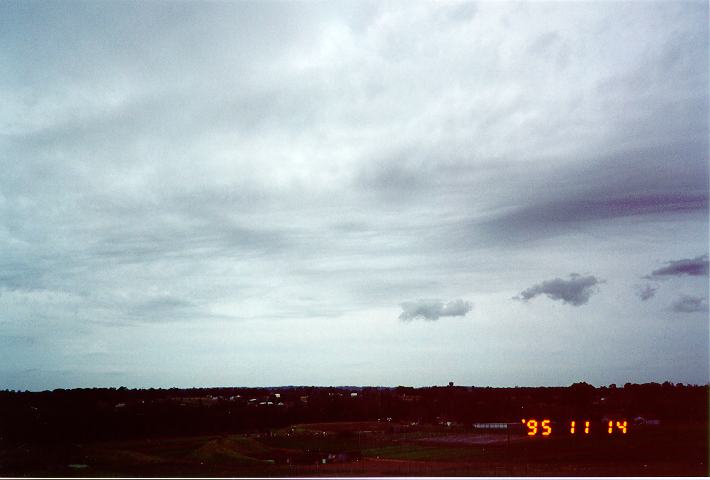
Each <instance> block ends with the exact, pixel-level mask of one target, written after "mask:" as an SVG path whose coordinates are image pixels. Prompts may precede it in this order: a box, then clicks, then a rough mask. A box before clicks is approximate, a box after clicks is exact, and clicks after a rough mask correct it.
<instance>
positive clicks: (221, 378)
mask: <svg viewBox="0 0 710 480" xmlns="http://www.w3.org/2000/svg"><path fill="white" fill-rule="evenodd" d="M708 24H709V23H708V5H707V2H701V1H653V2H628V3H627V2H620V1H594V2H581V1H580V2H552V3H545V2H537V1H535V2H534V1H529V2H518V3H513V2H503V1H501V2H481V3H473V2H450V1H441V2H420V3H417V2H409V1H408V2H373V3H370V2H366V1H358V2H348V1H338V2H315V1H301V2H296V1H292V2H291V1H289V2H286V1H284V2H270V1H263V2H246V1H243V2H237V1H234V2H229V1H228V2H214V3H213V2H207V1H199V2H193V1H184V2H162V1H150V2H128V1H122V2H116V1H105V2H94V1H92V2H79V1H71V2H70V1H67V0H62V1H56V2H34V1H21V2H20V1H13V0H10V1H3V2H0V105H2V107H1V108H0V389H19V390H25V389H28V390H44V389H54V388H72V387H118V386H127V387H173V386H177V387H193V386H278V385H382V386H396V385H412V386H428V385H446V384H448V382H449V381H453V382H454V383H455V384H457V385H476V386H515V385H520V386H537V385H550V386H557V385H560V386H564V385H570V384H571V383H574V382H578V381H586V382H589V383H592V384H594V385H608V384H611V383H617V384H624V383H626V382H634V383H641V382H652V381H657V382H662V381H666V380H668V381H672V382H683V383H694V384H704V383H707V382H708V380H709V378H708V375H709V372H708V370H709V358H708V350H709V348H708V347H709V338H710V332H709V322H708V101H709V95H708V92H709V87H708V71H709V68H708V67H709V65H708Z"/></svg>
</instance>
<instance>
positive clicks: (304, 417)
mask: <svg viewBox="0 0 710 480" xmlns="http://www.w3.org/2000/svg"><path fill="white" fill-rule="evenodd" d="M707 413H708V387H707V386H686V385H681V384H678V385H673V384H671V383H664V384H662V385H661V384H655V383H654V384H642V385H636V384H626V385H624V386H623V387H616V386H615V385H611V386H609V387H593V386H591V385H588V384H585V383H578V384H574V385H571V386H570V387H539V388H527V387H516V388H488V387H454V386H449V387H424V388H416V389H415V388H411V387H397V388H389V387H278V388H276V387H275V388H258V389H249V388H231V387H229V388H227V387H225V388H211V389H148V390H145V389H135V390H131V389H125V388H119V389H75V390H54V391H46V392H12V391H4V392H0V476H34V477H36V476H50V477H53V476H91V477H108V476H143V477H146V476H148V477H149V476H161V477H165V476H199V477H212V476H220V477H225V476H242V477H243V476H253V477H261V476H361V475H363V476H386V475H398V476H427V475H428V476H456V475H466V476H478V475H485V476H494V475H501V476H525V475H534V476H540V475H543V476H558V475H559V476H706V475H708V419H707ZM523 418H527V419H528V420H529V421H532V419H537V421H538V422H540V425H539V426H540V428H539V429H538V432H537V435H536V436H534V437H531V436H529V435H527V433H528V428H526V426H525V425H524V424H523V423H522V422H521V420H522V419H523ZM545 418H548V419H551V420H552V422H551V423H549V424H548V426H549V427H550V428H552V434H551V435H550V436H542V432H543V431H545V430H544V429H543V427H542V425H543V422H542V419H545ZM612 418H614V419H617V420H619V419H621V420H623V419H626V420H627V421H628V431H627V433H626V434H623V432H622V431H620V430H619V429H618V428H617V429H616V430H613V432H612V434H609V433H608V431H607V426H608V421H609V420H610V419H612ZM573 419H576V420H575V421H576V422H577V429H576V433H575V434H572V433H571V432H570V421H571V420H573ZM528 420H526V422H527V421H528ZM587 420H588V421H590V431H589V434H584V432H583V430H584V429H583V424H584V422H585V421H587ZM497 422H507V423H503V424H500V423H497ZM494 427H495V428H494ZM499 427H505V428H504V429H503V428H499Z"/></svg>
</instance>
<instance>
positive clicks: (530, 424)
mask: <svg viewBox="0 0 710 480" xmlns="http://www.w3.org/2000/svg"><path fill="white" fill-rule="evenodd" d="M521 422H522V423H523V425H525V427H526V428H527V434H528V436H530V437H536V436H542V437H547V436H550V435H553V432H554V434H555V435H560V434H565V433H566V434H567V435H590V434H592V433H594V434H596V433H599V432H605V433H606V434H607V435H625V434H626V433H627V432H628V430H629V422H628V421H627V420H623V419H621V420H616V419H612V420H603V421H601V422H592V421H591V420H585V419H582V420H568V421H564V422H553V421H552V420H550V419H549V418H545V419H542V420H538V419H536V418H529V419H526V418H523V419H522V420H521Z"/></svg>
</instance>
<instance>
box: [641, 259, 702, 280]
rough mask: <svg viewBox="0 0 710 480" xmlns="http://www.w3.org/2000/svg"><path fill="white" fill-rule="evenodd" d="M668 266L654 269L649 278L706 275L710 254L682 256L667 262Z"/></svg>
mask: <svg viewBox="0 0 710 480" xmlns="http://www.w3.org/2000/svg"><path fill="white" fill-rule="evenodd" d="M666 263H667V264H668V266H667V267H663V268H659V269H658V270H654V271H653V272H651V275H649V278H663V277H682V276H685V275H688V276H691V277H704V276H707V274H708V256H707V255H701V256H699V257H695V258H682V259H680V260H671V261H668V262H666Z"/></svg>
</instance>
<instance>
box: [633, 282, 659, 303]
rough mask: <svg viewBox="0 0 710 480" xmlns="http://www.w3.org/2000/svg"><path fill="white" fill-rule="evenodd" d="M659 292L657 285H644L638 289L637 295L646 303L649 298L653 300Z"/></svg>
mask: <svg viewBox="0 0 710 480" xmlns="http://www.w3.org/2000/svg"><path fill="white" fill-rule="evenodd" d="M657 290H658V287H657V286H655V285H643V286H639V287H638V289H637V291H636V293H637V294H638V296H639V298H640V299H641V300H644V301H645V300H648V299H649V298H653V297H654V296H655V295H656V291H657Z"/></svg>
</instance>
